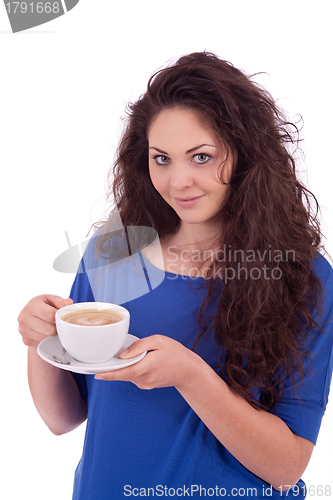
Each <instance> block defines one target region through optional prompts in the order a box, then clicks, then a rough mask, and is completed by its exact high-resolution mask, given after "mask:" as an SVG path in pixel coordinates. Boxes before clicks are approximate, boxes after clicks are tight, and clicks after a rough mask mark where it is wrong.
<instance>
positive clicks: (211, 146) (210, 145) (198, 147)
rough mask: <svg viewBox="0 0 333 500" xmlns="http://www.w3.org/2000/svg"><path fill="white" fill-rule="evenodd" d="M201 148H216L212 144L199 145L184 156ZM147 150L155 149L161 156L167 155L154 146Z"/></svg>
mask: <svg viewBox="0 0 333 500" xmlns="http://www.w3.org/2000/svg"><path fill="white" fill-rule="evenodd" d="M203 146H209V147H210V148H216V146H214V145H213V144H200V145H199V146H195V147H194V148H191V149H189V150H188V151H186V154H189V153H193V151H196V150H197V149H200V148H202V147H203ZM149 149H156V151H158V152H159V153H161V154H162V155H166V156H167V155H168V153H166V152H165V151H162V149H159V148H155V146H151V147H150V148H149Z"/></svg>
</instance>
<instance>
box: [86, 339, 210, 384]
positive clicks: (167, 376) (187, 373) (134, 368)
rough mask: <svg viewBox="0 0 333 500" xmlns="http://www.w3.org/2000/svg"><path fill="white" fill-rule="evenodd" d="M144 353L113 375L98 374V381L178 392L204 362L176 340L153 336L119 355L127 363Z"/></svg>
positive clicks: (134, 344) (113, 372)
mask: <svg viewBox="0 0 333 500" xmlns="http://www.w3.org/2000/svg"><path fill="white" fill-rule="evenodd" d="M144 351H148V354H147V355H146V356H145V357H144V358H143V359H142V360H141V361H139V362H138V363H135V364H134V365H131V366H128V367H127V368H121V369H120V370H115V371H112V372H104V373H98V374H97V375H96V377H95V378H96V379H99V380H124V381H130V382H133V384H135V385H137V386H138V387H139V388H140V389H155V388H157V387H176V388H180V387H182V386H183V385H186V384H187V383H188V382H189V381H190V380H191V373H193V370H196V369H198V368H197V367H198V366H199V365H200V363H204V361H203V360H202V359H201V358H200V357H199V356H198V355H197V354H195V353H194V352H192V351H190V350H189V349H187V348H186V347H184V346H183V345H182V344H180V343H179V342H177V341H176V340H173V339H170V338H169V337H166V336H164V335H152V336H150V337H145V338H143V339H140V340H137V341H136V342H134V343H133V344H132V345H130V346H129V347H128V348H127V349H125V350H124V351H122V352H121V353H120V354H119V357H120V358H121V359H130V358H134V357H135V356H138V355H139V354H141V353H142V352H144Z"/></svg>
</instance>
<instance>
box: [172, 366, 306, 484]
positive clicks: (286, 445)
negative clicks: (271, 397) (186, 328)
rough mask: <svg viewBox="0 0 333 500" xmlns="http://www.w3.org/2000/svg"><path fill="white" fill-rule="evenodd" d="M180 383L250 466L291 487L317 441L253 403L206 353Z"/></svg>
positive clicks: (212, 427)
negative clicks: (219, 372) (227, 380)
mask: <svg viewBox="0 0 333 500" xmlns="http://www.w3.org/2000/svg"><path fill="white" fill-rule="evenodd" d="M195 364H196V369H195V370H191V377H187V378H186V381H185V383H184V385H181V386H179V387H177V389H178V391H179V392H180V394H181V395H182V396H183V397H184V398H185V400H186V401H187V402H188V404H189V405H190V406H191V407H192V409H193V410H194V411H195V412H196V413H197V415H198V416H199V417H200V419H201V420H202V421H203V422H204V423H205V425H206V426H207V427H208V428H209V429H210V431H211V432H212V433H213V434H214V435H215V437H216V438H217V439H218V440H219V441H220V442H221V443H222V444H223V445H224V446H225V448H227V449H228V451H229V452H230V453H231V454H232V455H233V456H234V457H235V458H236V459H237V460H238V461H239V462H240V463H241V464H242V465H244V466H245V467H246V468H247V469H249V470H250V471H251V472H253V473H254V474H256V475H257V476H259V477H260V478H261V479H263V480H264V481H266V482H267V483H269V484H271V485H272V486H273V488H275V489H278V488H279V489H281V486H282V489H283V490H285V489H288V487H287V486H288V485H290V486H293V485H294V484H295V483H296V482H297V481H298V480H299V478H300V476H301V475H302V474H303V472H304V470H305V468H306V466H307V464H308V462H309V459H310V457H311V453H312V450H313V443H311V442H310V441H308V440H306V439H304V438H301V437H299V436H296V435H295V434H293V433H292V431H291V430H290V429H289V427H288V426H287V425H286V424H285V423H284V422H283V421H282V420H281V419H280V418H278V417H277V416H275V415H273V414H271V413H268V412H265V411H261V410H256V409H255V408H253V407H252V406H251V405H250V404H249V403H248V402H247V401H246V400H245V399H244V398H242V397H241V396H239V395H238V394H236V393H235V392H234V391H233V390H232V389H231V388H230V387H229V386H228V385H227V384H226V383H225V382H224V381H223V380H222V379H221V378H220V377H219V376H218V375H217V374H216V373H215V372H214V370H212V369H211V368H210V367H209V366H208V365H207V364H206V363H205V362H204V361H203V360H202V359H201V358H199V357H198V358H197V359H196V360H195Z"/></svg>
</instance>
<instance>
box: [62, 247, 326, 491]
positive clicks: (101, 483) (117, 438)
mask: <svg viewBox="0 0 333 500" xmlns="http://www.w3.org/2000/svg"><path fill="white" fill-rule="evenodd" d="M105 263H106V262H105V261H103V259H97V258H96V256H95V252H94V248H93V245H92V244H90V245H88V247H87V250H86V253H85V256H84V259H83V261H82V263H81V266H80V269H79V272H78V274H77V276H76V278H75V281H74V284H73V287H72V291H71V297H72V298H73V300H74V302H87V301H94V300H95V301H101V302H112V303H118V304H122V305H123V306H124V307H126V308H127V309H128V310H129V311H130V315H131V319H130V330H129V333H131V334H132V335H135V336H137V337H139V338H142V337H146V336H149V335H153V334H156V333H158V334H162V335H167V336H168V337H171V338H173V339H175V340H177V341H179V342H181V343H182V344H183V345H185V346H186V347H188V348H189V349H192V347H193V343H194V340H195V338H196V337H197V335H198V334H199V332H200V327H199V325H198V313H199V309H200V305H201V303H202V301H203V299H204V297H205V294H206V293H207V292H206V285H205V279H204V278H190V277H187V276H182V275H176V274H171V273H167V272H166V273H164V271H161V270H159V269H157V268H156V267H154V266H153V265H152V264H151V263H150V262H148V261H147V260H145V259H144V258H143V256H142V254H141V253H137V254H135V256H134V258H133V257H130V258H124V259H122V260H120V261H117V262H115V263H114V265H112V264H111V265H108V266H106V267H105ZM313 268H314V270H315V272H316V273H317V274H318V276H319V277H320V279H321V281H322V283H323V285H324V287H325V309H324V313H323V316H322V320H321V324H322V325H323V328H324V332H319V331H317V330H316V331H314V332H313V333H312V334H311V342H310V344H309V351H310V352H311V357H310V358H307V359H306V364H307V367H308V370H307V372H306V377H305V378H304V379H303V381H302V383H301V385H300V386H299V387H298V388H297V393H295V392H294V390H293V387H292V385H291V383H290V381H288V380H287V381H286V384H285V388H284V389H285V390H284V393H283V398H282V399H281V400H279V402H278V403H277V404H276V405H275V406H274V407H273V408H272V409H271V410H270V411H271V413H274V414H275V415H277V416H279V417H280V418H281V419H282V420H283V421H284V422H285V423H286V424H287V425H288V426H289V427H290V429H291V430H292V431H293V432H294V433H295V434H297V435H299V436H302V437H304V438H306V439H308V440H310V441H312V442H313V443H315V442H316V439H317V435H318V432H319V428H320V424H321V419H322V417H323V415H324V411H325V407H326V404H327V401H328V393H329V387H330V381H331V375H332V339H333V335H332V330H333V325H332V315H333V307H332V301H333V271H332V268H331V266H330V265H329V264H328V262H327V260H326V259H325V258H324V257H322V256H319V258H318V259H315V261H314V263H313ZM207 314H212V315H213V314H214V304H212V307H211V311H208V312H207ZM197 353H198V354H199V355H200V356H202V358H203V359H204V360H205V361H206V362H207V363H208V364H209V365H210V366H212V367H214V366H215V365H216V363H217V345H216V344H215V340H214V335H213V332H210V331H208V332H207V334H206V335H205V336H204V339H203V340H202V341H200V343H199V345H198V349H197ZM73 375H74V377H75V380H76V381H77V383H78V385H79V388H80V391H81V394H82V397H83V398H84V399H85V400H86V401H87V402H88V420H87V426H86V436H85V441H84V447H83V453H82V458H81V460H80V463H79V465H78V467H77V470H76V473H75V481H74V493H73V500H119V499H122V498H133V497H140V498H141V497H161V498H164V497H171V496H173V497H174V498H204V497H208V498H213V499H217V498H219V499H221V498H222V497H228V496H229V497H232V498H250V497H251V498H253V497H255V498H259V499H260V498H283V497H285V496H287V492H284V493H281V491H277V490H274V489H272V488H271V487H270V485H268V484H267V483H265V481H263V480H262V479H260V478H258V477H257V476H255V475H254V474H252V473H251V472H250V471H249V470H248V469H246V468H245V467H244V466H243V465H242V464H241V463H240V462H238V461H237V460H236V459H235V458H234V457H233V456H232V455H231V454H230V453H229V451H228V450H227V449H226V448H225V447H224V446H223V445H222V444H221V443H220V442H219V441H218V440H217V439H216V438H215V437H214V436H213V434H212V433H211V432H210V430H209V429H208V428H207V427H206V426H205V424H204V423H203V422H202V421H201V420H200V418H199V417H198V416H197V415H196V413H195V412H194V411H193V410H192V408H191V407H190V406H189V405H188V403H187V402H186V401H185V400H184V399H183V397H182V396H181V395H180V394H179V392H178V391H177V390H176V389H175V388H174V387H167V388H161V389H152V390H149V391H147V390H141V389H139V388H138V387H137V386H135V385H134V384H132V383H131V382H120V381H113V382H108V381H101V380H95V378H94V376H93V375H78V374H73ZM239 439H242V436H239ZM305 494H306V487H305V485H304V482H303V481H302V480H300V481H299V482H298V484H297V485H296V486H295V487H294V488H293V490H292V498H298V499H303V498H305ZM289 495H291V492H290V493H289Z"/></svg>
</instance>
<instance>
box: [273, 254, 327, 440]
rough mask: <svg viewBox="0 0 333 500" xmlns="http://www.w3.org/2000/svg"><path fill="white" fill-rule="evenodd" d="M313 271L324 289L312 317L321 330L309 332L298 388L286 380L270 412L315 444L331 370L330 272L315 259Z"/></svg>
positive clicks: (324, 406)
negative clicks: (321, 303) (319, 312)
mask: <svg viewBox="0 0 333 500" xmlns="http://www.w3.org/2000/svg"><path fill="white" fill-rule="evenodd" d="M314 270H315V272H316V273H317V275H318V277H319V278H320V279H321V281H322V284H323V288H324V306H323V312H322V315H321V316H320V317H319V316H318V315H317V314H316V315H315V320H316V321H317V323H318V324H319V325H320V326H321V328H315V329H314V330H313V331H312V332H311V333H310V338H309V341H308V345H307V354H308V356H307V357H306V358H305V360H304V368H305V376H304V377H303V378H302V381H301V383H300V384H299V385H297V383H296V384H295V387H294V386H293V384H292V382H291V380H287V381H286V383H285V385H284V388H283V394H282V397H281V399H280V400H279V401H278V403H277V404H276V405H275V406H274V407H273V408H272V409H271V410H270V413H273V414H274V415H276V416H278V417H279V418H281V419H282V420H283V421H284V422H285V423H286V424H287V425H288V427H289V428H290V429H291V430H292V432H294V433H295V434H296V435H298V436H301V437H303V438H305V439H308V440H309V441H312V442H313V443H314V444H316V441H317V437H318V433H319V429H320V425H321V421H322V418H323V416H324V413H325V409H326V405H327V402H328V395H329V390H330V385H331V379H332V369H333V352H332V351H333V348H332V345H333V271H332V268H331V266H330V265H329V263H328V262H327V260H326V259H325V258H324V257H322V256H320V257H318V259H315V263H314Z"/></svg>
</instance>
